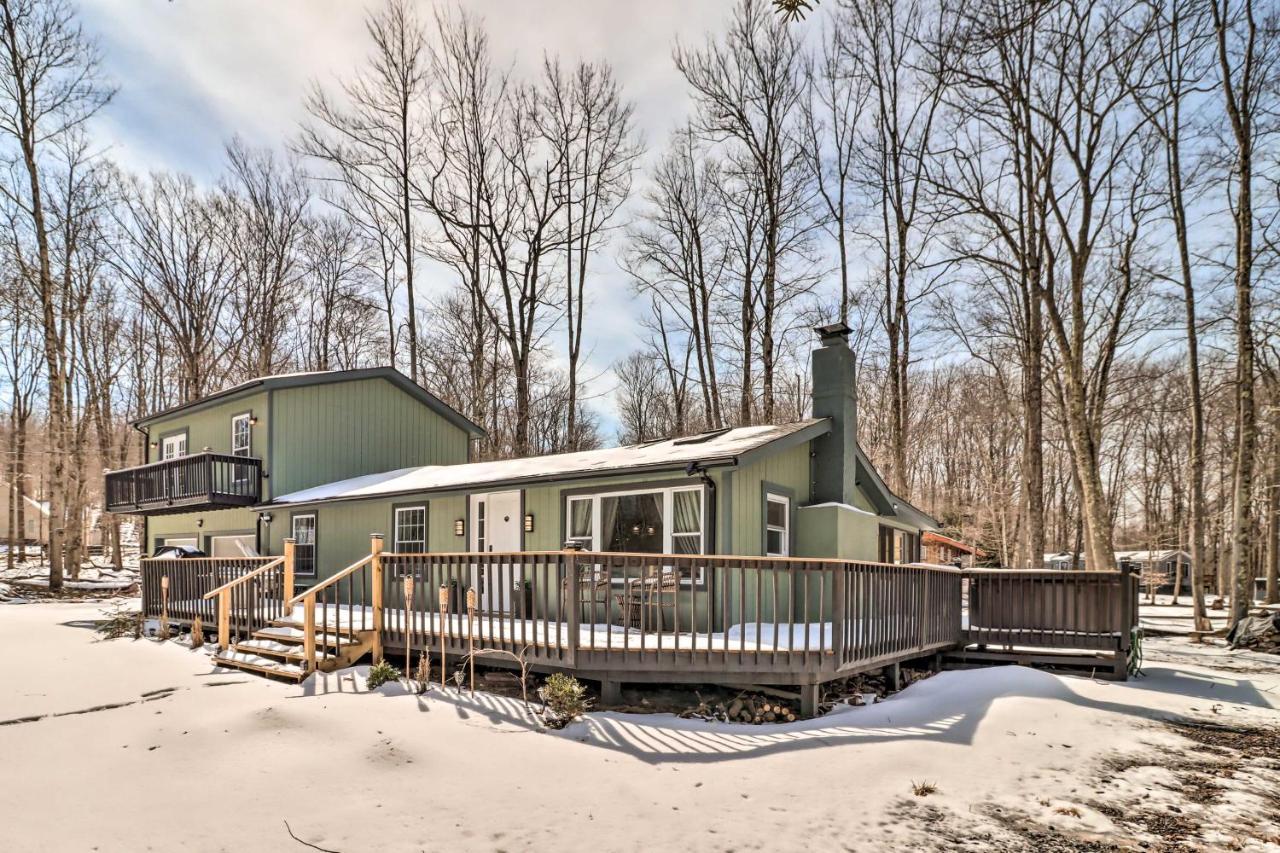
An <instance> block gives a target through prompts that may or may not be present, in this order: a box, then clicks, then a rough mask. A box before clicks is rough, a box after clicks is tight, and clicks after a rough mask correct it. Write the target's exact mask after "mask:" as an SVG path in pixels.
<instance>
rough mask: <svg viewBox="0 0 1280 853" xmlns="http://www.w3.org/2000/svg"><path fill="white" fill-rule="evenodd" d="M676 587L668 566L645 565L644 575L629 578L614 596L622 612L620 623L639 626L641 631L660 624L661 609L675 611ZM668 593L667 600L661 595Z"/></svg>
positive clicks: (676, 579) (677, 582)
mask: <svg viewBox="0 0 1280 853" xmlns="http://www.w3.org/2000/svg"><path fill="white" fill-rule="evenodd" d="M679 589H680V578H679V574H678V573H677V571H676V570H675V569H673V568H671V567H668V566H646V567H645V570H644V576H643V577H639V578H631V579H630V580H627V581H625V582H624V584H623V591H622V592H621V593H619V594H618V595H616V596H615V601H617V604H618V609H619V610H620V611H621V612H622V627H624V628H627V629H631V628H639V629H640V631H641V632H644V631H646V630H649V629H652V628H654V627H656V628H657V630H658V631H659V632H661V631H662V630H663V628H664V622H663V618H662V614H663V611H664V610H666V611H668V612H671V613H674V612H675V595H676V593H677V592H678V591H679ZM667 595H670V596H671V599H670V600H667V599H666V598H664V596H667Z"/></svg>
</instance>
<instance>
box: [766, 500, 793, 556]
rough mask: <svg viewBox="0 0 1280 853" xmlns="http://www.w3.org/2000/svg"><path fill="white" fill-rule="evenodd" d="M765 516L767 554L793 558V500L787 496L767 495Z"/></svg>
mask: <svg viewBox="0 0 1280 853" xmlns="http://www.w3.org/2000/svg"><path fill="white" fill-rule="evenodd" d="M764 515H765V517H764V552H765V554H766V555H768V556H770V557H789V556H791V499H790V498H788V497H786V496H785V495H766V496H765V499H764Z"/></svg>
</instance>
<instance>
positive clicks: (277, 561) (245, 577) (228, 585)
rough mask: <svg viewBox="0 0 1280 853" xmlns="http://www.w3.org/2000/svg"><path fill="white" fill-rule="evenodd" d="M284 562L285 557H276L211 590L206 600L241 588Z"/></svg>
mask: <svg viewBox="0 0 1280 853" xmlns="http://www.w3.org/2000/svg"><path fill="white" fill-rule="evenodd" d="M184 562H185V561H184ZM283 562H284V557H276V558H275V559H273V560H271V562H269V563H263V564H262V565H261V566H258V568H256V569H254V570H253V571H251V572H249V573H248V574H246V575H241V576H240V577H238V578H232V579H231V580H229V581H227V582H226V583H224V584H223V585H222V586H220V587H218V588H217V589H211V590H209V591H208V592H206V593H205V594H204V598H205V600H206V601H207V600H209V599H210V598H213V597H214V596H215V595H218V594H219V593H222V592H224V591H226V590H229V589H231V588H232V587H234V586H239V585H240V584H242V583H244V582H245V581H247V580H248V579H249V578H253V577H257V576H258V575H260V574H262V573H263V572H265V571H266V570H267V569H269V568H272V567H273V566H278V565H280V564H281V563H283Z"/></svg>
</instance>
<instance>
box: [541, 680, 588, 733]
mask: <svg viewBox="0 0 1280 853" xmlns="http://www.w3.org/2000/svg"><path fill="white" fill-rule="evenodd" d="M538 695H539V696H541V697H542V701H543V703H545V704H546V706H547V713H546V714H545V715H544V719H545V720H546V723H547V725H549V726H551V727H552V728H553V729H562V728H564V727H565V726H567V725H569V723H571V722H573V721H574V720H576V719H577V718H578V717H581V716H582V715H583V714H585V713H586V712H587V709H588V708H590V706H591V702H590V701H589V700H588V699H587V689H586V688H585V687H583V686H582V684H580V683H579V682H578V679H576V678H574V677H573V676H572V675H565V674H564V673H562V672H556V673H552V675H551V676H550V677H548V678H547V683H546V684H544V685H543V686H542V687H540V688H539V689H538Z"/></svg>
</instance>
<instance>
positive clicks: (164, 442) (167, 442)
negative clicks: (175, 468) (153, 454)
mask: <svg viewBox="0 0 1280 853" xmlns="http://www.w3.org/2000/svg"><path fill="white" fill-rule="evenodd" d="M170 447H174V448H175V452H174V453H172V454H170V453H169V448H170ZM177 448H181V450H182V452H181V453H179V452H177V450H176V449H177ZM186 455H187V434H186V433H185V432H177V433H174V434H173V435H166V436H165V437H164V438H162V439H160V461H162V462H167V461H168V460H170V459H181V458H182V457H184V456H186Z"/></svg>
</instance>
